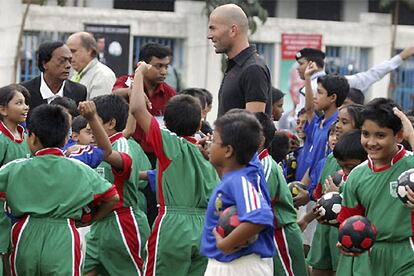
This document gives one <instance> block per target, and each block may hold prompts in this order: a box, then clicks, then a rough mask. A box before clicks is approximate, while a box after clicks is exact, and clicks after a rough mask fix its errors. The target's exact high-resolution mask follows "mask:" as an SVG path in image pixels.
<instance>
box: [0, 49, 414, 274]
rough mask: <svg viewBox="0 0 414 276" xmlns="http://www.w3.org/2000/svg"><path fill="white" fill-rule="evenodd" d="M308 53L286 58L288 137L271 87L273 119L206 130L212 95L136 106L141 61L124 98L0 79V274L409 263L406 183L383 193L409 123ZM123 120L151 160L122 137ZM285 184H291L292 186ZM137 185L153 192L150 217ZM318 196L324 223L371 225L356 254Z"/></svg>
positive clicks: (413, 264) (282, 270)
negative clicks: (67, 93) (291, 115)
mask: <svg viewBox="0 0 414 276" xmlns="http://www.w3.org/2000/svg"><path fill="white" fill-rule="evenodd" d="M321 56H324V55H323V54H321V53H320V51H319V50H315V49H306V50H303V51H301V52H300V55H299V56H298V62H299V64H300V68H301V69H300V70H301V76H302V77H303V79H304V84H305V86H304V89H303V91H304V103H303V106H304V107H303V109H302V110H298V113H297V114H296V118H297V120H296V122H297V124H296V130H295V131H294V132H295V133H292V132H290V131H277V130H276V127H275V122H276V121H278V120H279V119H280V118H281V116H282V113H283V97H284V94H283V92H281V91H280V90H278V89H276V88H273V89H272V97H273V101H272V107H273V113H272V117H270V116H269V115H267V114H266V113H254V114H253V113H250V112H248V111H245V110H242V109H233V110H230V111H228V112H227V113H226V114H224V115H223V116H221V117H219V118H218V119H217V120H216V122H215V123H214V126H213V128H212V127H211V126H210V125H209V124H208V122H207V121H206V115H207V113H208V111H209V110H210V109H211V104H212V96H211V94H210V93H209V92H208V91H206V90H205V89H199V88H192V89H185V90H183V91H181V92H180V93H179V94H178V95H176V96H173V97H172V98H171V99H170V100H169V101H168V103H167V105H166V106H165V111H164V113H163V122H161V121H160V120H159V118H157V117H154V116H153V115H152V114H151V112H150V111H149V110H148V103H147V100H148V99H147V98H146V95H145V91H144V76H145V74H146V73H147V72H148V70H150V69H151V65H149V64H147V63H146V62H144V61H141V62H139V63H138V64H137V69H136V71H135V75H134V79H133V85H132V87H131V88H130V89H127V90H126V91H127V92H128V97H126V98H127V99H128V100H129V102H127V101H126V100H125V99H124V98H121V97H120V96H118V95H116V94H111V95H105V96H99V97H96V98H94V99H92V100H91V101H86V102H81V103H80V104H79V105H78V106H76V103H75V102H74V101H73V100H71V99H68V98H56V99H55V100H53V101H51V103H50V104H43V105H40V106H38V107H36V108H34V109H33V110H29V107H28V105H27V103H28V98H29V97H30V94H29V92H28V91H27V90H26V88H24V87H23V86H21V85H18V84H12V85H8V86H5V87H2V88H0V192H1V194H0V196H1V200H2V202H3V204H4V212H0V229H1V230H2V231H1V232H0V253H1V255H2V259H1V261H2V263H3V269H1V272H2V273H5V275H9V274H10V273H11V274H12V275H17V274H21V275H46V274H50V275H151V276H153V275H161V276H162V275H178V276H180V275H209V276H210V275H238V276H240V275H289V276H290V275H299V276H302V275H303V276H305V275H314V276H319V275H321V276H322V275H364V276H365V275H414V241H413V234H414V232H413V231H414V230H413V229H414V228H413V225H414V215H413V214H414V213H413V212H414V211H413V210H414V191H412V190H411V189H410V188H409V187H406V190H407V197H408V204H407V205H408V206H407V205H404V204H403V203H402V202H401V201H400V200H399V199H398V198H397V194H396V183H397V179H398V177H399V175H400V174H401V173H403V172H405V171H407V170H409V169H411V168H413V167H414V157H413V155H412V153H411V151H409V150H411V149H412V148H413V146H414V129H413V126H412V122H411V121H410V120H409V117H407V116H406V115H405V114H404V113H403V112H402V111H401V109H400V108H399V107H398V106H397V105H396V104H395V103H394V102H393V101H392V100H390V99H386V98H375V99H373V100H372V101H370V102H368V103H367V104H366V105H364V95H363V94H362V92H361V91H360V90H358V89H355V88H350V85H349V80H348V79H347V78H345V77H343V76H339V75H332V74H328V75H326V74H324V73H323V72H321V70H320V69H321V66H322V67H323V58H322V59H321ZM315 74H317V75H318V76H317V77H316V78H315V77H314V76H315ZM131 126H132V128H131ZM135 126H137V127H139V128H141V130H142V132H143V138H144V139H145V143H146V144H148V145H150V146H151V148H152V149H153V151H154V152H153V154H154V155H155V157H156V159H157V162H156V167H152V166H151V163H150V161H149V159H148V158H147V155H146V154H145V152H144V151H143V149H142V147H141V146H140V144H139V143H137V142H136V141H135V140H134V139H133V138H130V136H131V134H132V133H134V131H135ZM336 174H339V175H340V176H341V180H340V181H339V182H340V183H339V182H338V183H335V181H336V180H335V175H336ZM293 181H299V182H301V183H302V185H298V186H296V189H297V190H298V194H297V195H295V196H292V192H291V190H290V188H289V186H288V182H293ZM147 185H149V186H150V190H152V191H153V193H155V195H156V199H157V203H158V215H157V217H156V219H155V222H154V223H153V225H149V222H148V218H147V215H146V213H147V204H146V195H145V194H144V190H145V189H146V188H147ZM328 192H339V193H341V194H342V196H343V201H342V208H341V211H340V213H339V215H338V219H337V220H338V222H343V221H345V220H346V219H347V218H349V217H351V216H354V215H361V216H365V217H367V218H368V219H369V220H370V221H371V222H372V223H373V224H375V226H376V228H377V241H376V243H375V245H374V246H373V247H372V250H371V251H370V252H365V253H363V254H361V255H357V254H349V253H346V254H345V253H344V252H343V251H341V249H342V245H341V244H340V243H338V228H337V227H336V226H332V225H328V224H327V223H326V221H324V220H323V219H321V216H320V213H319V211H318V208H317V207H318V206H317V205H316V201H317V200H318V199H319V198H321V197H322V196H323V195H324V194H325V193H328ZM232 206H235V207H236V209H237V216H238V220H239V222H240V224H239V225H238V226H237V227H236V228H235V229H234V230H233V231H232V232H231V233H230V234H228V235H227V236H224V237H223V236H222V235H221V234H220V233H218V231H217V230H216V227H217V224H218V221H219V219H220V216H221V215H222V214H223V211H224V210H226V209H227V208H228V207H232ZM302 232H303V233H302Z"/></svg>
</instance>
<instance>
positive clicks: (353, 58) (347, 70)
mask: <svg viewBox="0 0 414 276" xmlns="http://www.w3.org/2000/svg"><path fill="white" fill-rule="evenodd" d="M368 59H369V48H361V47H353V46H345V47H337V46H326V58H325V70H326V71H327V72H328V73H338V74H341V75H352V74H356V73H358V72H363V71H366V70H368Z"/></svg>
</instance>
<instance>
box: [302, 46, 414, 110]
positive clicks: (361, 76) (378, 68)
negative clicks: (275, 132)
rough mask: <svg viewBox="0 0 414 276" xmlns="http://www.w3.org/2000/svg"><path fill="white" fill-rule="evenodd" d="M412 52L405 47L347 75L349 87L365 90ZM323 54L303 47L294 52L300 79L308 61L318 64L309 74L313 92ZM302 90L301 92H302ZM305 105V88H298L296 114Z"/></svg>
mask: <svg viewBox="0 0 414 276" xmlns="http://www.w3.org/2000/svg"><path fill="white" fill-rule="evenodd" d="M413 54H414V47H407V48H405V49H404V50H403V51H402V52H401V53H399V54H398V55H395V56H394V57H393V58H391V59H389V60H386V61H384V62H382V63H380V64H377V65H375V66H373V67H372V68H370V69H368V71H365V72H361V73H358V74H355V75H347V76H345V78H346V79H347V80H348V83H349V87H350V88H356V89H359V90H361V91H362V92H365V91H367V90H368V89H369V88H370V86H371V85H373V84H374V83H376V82H377V81H379V80H381V79H382V78H383V77H384V76H385V75H386V74H388V73H390V72H391V71H393V70H395V69H397V68H398V67H399V66H400V65H401V64H402V63H403V62H404V60H406V59H407V58H409V57H410V56H412V55H413ZM321 58H322V64H318V62H316V60H318V59H321ZM324 58H325V54H324V53H323V52H322V51H320V50H318V49H312V48H303V49H302V50H300V51H299V52H297V53H296V61H297V62H298V63H299V66H298V69H297V70H298V72H299V76H300V78H301V79H303V80H304V79H305V78H304V73H305V69H306V67H307V65H308V63H309V61H314V62H315V63H316V65H317V66H318V68H319V70H318V71H317V72H316V73H314V74H313V75H312V76H311V84H312V90H313V93H314V94H315V93H316V88H317V79H318V77H320V76H323V75H325V72H324V64H323V59H324ZM302 92H303V93H302ZM304 106H305V88H304V87H303V88H302V89H301V90H300V95H299V104H298V105H297V106H296V109H295V110H296V114H297V113H298V112H299V111H300V110H301V109H302V108H303V107H304Z"/></svg>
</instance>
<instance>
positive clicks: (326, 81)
mask: <svg viewBox="0 0 414 276" xmlns="http://www.w3.org/2000/svg"><path fill="white" fill-rule="evenodd" d="M318 83H320V84H321V85H322V86H323V88H325V89H326V91H327V92H328V96H331V95H333V94H336V106H337V107H340V106H341V105H342V104H343V103H344V101H345V99H346V97H347V96H348V93H349V84H348V80H347V79H346V78H345V77H344V76H339V75H334V74H328V75H325V76H322V77H319V78H318Z"/></svg>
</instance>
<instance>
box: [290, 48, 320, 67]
mask: <svg viewBox="0 0 414 276" xmlns="http://www.w3.org/2000/svg"><path fill="white" fill-rule="evenodd" d="M295 58H296V60H299V59H301V58H304V59H306V60H307V61H313V62H315V63H316V65H317V66H318V67H319V68H323V67H324V66H325V62H324V59H325V53H324V52H322V51H321V50H319V49H316V48H303V49H301V50H300V51H298V52H297V53H296V56H295Z"/></svg>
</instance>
